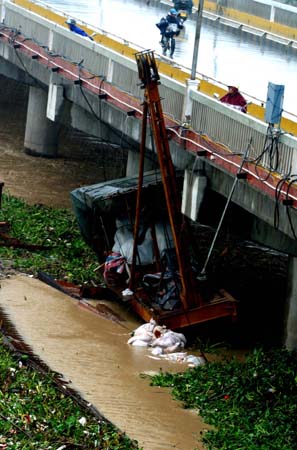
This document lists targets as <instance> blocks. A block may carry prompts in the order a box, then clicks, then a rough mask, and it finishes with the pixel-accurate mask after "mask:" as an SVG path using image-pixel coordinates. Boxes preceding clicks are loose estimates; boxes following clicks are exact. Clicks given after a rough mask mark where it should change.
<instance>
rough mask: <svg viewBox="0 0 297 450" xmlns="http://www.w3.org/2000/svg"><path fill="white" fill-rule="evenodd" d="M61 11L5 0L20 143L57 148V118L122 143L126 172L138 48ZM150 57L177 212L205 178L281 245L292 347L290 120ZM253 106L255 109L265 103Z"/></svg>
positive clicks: (190, 205)
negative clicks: (220, 97) (21, 123)
mask: <svg viewBox="0 0 297 450" xmlns="http://www.w3.org/2000/svg"><path fill="white" fill-rule="evenodd" d="M65 20H66V16H65V15H63V14H61V13H58V12H55V11H53V10H52V9H48V8H46V7H45V6H44V5H41V4H38V3H32V2H30V1H29V0H15V1H12V2H6V3H5V15H4V20H3V23H2V25H1V29H0V58H1V65H0V67H1V69H0V71H1V74H2V75H4V76H5V77H8V78H13V79H15V80H18V81H21V82H23V83H25V84H27V85H29V86H30V89H29V100H28V110H27V120H26V131H25V141H24V148H25V151H26V152H27V153H29V154H31V155H38V156H44V157H56V156H57V149H58V127H59V124H61V123H63V124H65V125H67V126H71V127H72V128H75V129H78V130H80V131H83V132H84V133H86V134H88V135H92V136H95V137H97V138H98V140H101V141H102V142H105V141H106V140H108V141H112V142H114V143H115V144H123V142H125V147H126V148H127V149H128V150H129V156H128V162H127V176H130V175H133V174H135V173H137V171H138V149H139V142H140V141H141V123H142V115H143V111H142V106H141V103H142V100H143V92H142V90H141V86H140V84H139V79H138V71H137V67H136V62H135V56H134V55H135V52H137V51H140V50H142V49H140V48H134V47H131V46H130V45H129V43H127V42H122V41H121V40H120V39H119V38H116V37H115V36H109V35H108V34H107V33H102V32H100V30H94V29H91V28H88V27H87V26H85V29H86V31H87V32H88V33H89V34H92V33H95V35H94V41H91V40H88V39H85V38H82V37H80V36H78V35H75V34H73V33H71V32H69V30H68V28H66V26H65ZM157 58H158V69H159V73H160V76H161V85H160V93H161V96H162V98H163V103H162V104H163V110H164V112H165V123H166V129H167V133H168V136H169V138H170V150H171V155H172V158H173V162H174V164H175V166H176V168H178V169H181V170H184V173H185V176H184V189H183V212H184V213H185V214H186V215H187V216H189V217H190V218H191V219H192V220H194V221H195V220H197V218H198V214H199V207H200V205H201V200H202V198H203V195H204V192H205V186H206V184H208V186H209V187H210V188H211V190H213V191H214V192H217V193H219V194H220V195H222V196H224V197H226V198H230V193H232V202H233V203H234V204H236V205H238V206H239V207H240V208H242V209H243V210H245V211H246V212H247V213H248V214H249V216H250V218H252V220H251V221H250V223H251V226H250V230H249V232H250V237H251V239H254V240H256V241H258V242H261V243H262V244H265V245H268V246H270V247H272V248H275V249H277V250H280V251H282V252H285V253H287V254H289V256H290V258H289V260H290V264H289V270H288V295H287V298H286V311H287V312H286V317H285V328H284V342H285V344H286V345H287V347H288V348H293V347H296V345H297V327H296V317H297V298H296V295H295V292H296V289H297V276H296V275H297V260H296V256H297V245H296V233H297V232H296V231H295V230H296V224H297V215H296V209H297V184H296V182H297V179H296V175H295V174H296V172H297V171H296V168H297V161H296V150H297V138H296V136H295V135H296V128H294V126H296V124H294V123H293V122H292V121H290V120H289V119H286V121H284V122H282V123H281V127H280V128H276V127H273V126H271V124H267V123H265V122H264V121H263V120H260V119H259V118H258V117H256V116H257V113H256V112H255V114H253V109H252V108H250V107H249V114H242V113H240V112H238V111H236V110H233V109H231V108H229V107H228V106H225V105H223V104H221V103H220V102H218V101H217V100H216V99H215V98H213V96H211V95H209V84H210V83H209V81H208V80H203V79H201V78H199V76H197V78H196V79H195V80H191V79H190V75H189V73H188V72H187V71H185V70H183V69H181V68H180V67H175V66H173V65H172V64H170V62H169V61H168V60H166V58H162V57H158V55H157ZM205 85H207V88H206V89H205V90H204V86H205ZM213 89H216V87H214V88H213ZM254 107H255V111H257V110H258V111H261V114H262V117H263V114H264V111H263V107H262V106H261V105H256V104H255V105H254ZM259 108H260V109H259ZM261 108H262V109H261ZM289 130H290V131H289ZM294 134H295V135H294ZM123 136H124V140H123ZM146 147H147V153H146V154H147V155H148V157H147V160H146V169H151V168H153V167H154V165H155V153H154V148H153V146H152V143H151V142H150V141H149V139H147V142H146ZM235 181H236V189H233V187H234V186H235V185H234V182H235ZM276 210H277V220H276V214H275V212H276ZM236 223H237V217H236V216H235V215H234V224H236Z"/></svg>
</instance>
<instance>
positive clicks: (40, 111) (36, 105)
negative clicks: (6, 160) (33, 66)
mask: <svg viewBox="0 0 297 450" xmlns="http://www.w3.org/2000/svg"><path fill="white" fill-rule="evenodd" d="M46 110H47V92H45V91H44V90H43V89H41V88H37V87H33V86H31V87H30V91H29V100H28V108H27V120H26V130H25V142H24V148H25V152H26V153H28V154H29V155H32V156H44V157H46V158H55V157H56V156H57V151H58V129H59V125H58V124H57V123H55V122H52V121H51V120H49V119H47V116H46Z"/></svg>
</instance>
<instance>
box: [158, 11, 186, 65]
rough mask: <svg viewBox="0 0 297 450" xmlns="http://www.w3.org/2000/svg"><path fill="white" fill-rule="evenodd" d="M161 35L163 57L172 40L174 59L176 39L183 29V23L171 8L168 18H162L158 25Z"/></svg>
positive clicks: (171, 55) (171, 48)
mask: <svg viewBox="0 0 297 450" xmlns="http://www.w3.org/2000/svg"><path fill="white" fill-rule="evenodd" d="M156 26H157V27H158V28H159V30H160V34H161V45H162V48H163V55H166V52H167V50H168V47H167V46H168V40H169V39H170V40H171V45H170V58H172V57H173V53H174V50H175V37H176V36H178V35H179V33H180V30H182V29H183V24H182V21H181V20H180V19H179V18H178V17H177V11H176V9H175V8H171V9H170V11H169V13H168V14H167V16H166V18H164V17H162V18H161V20H160V22H159V23H157V24H156Z"/></svg>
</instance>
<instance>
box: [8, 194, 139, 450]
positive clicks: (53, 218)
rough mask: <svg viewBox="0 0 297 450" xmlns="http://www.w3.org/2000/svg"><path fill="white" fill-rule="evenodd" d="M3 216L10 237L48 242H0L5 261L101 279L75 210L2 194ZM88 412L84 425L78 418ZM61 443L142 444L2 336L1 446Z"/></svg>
mask: <svg viewBox="0 0 297 450" xmlns="http://www.w3.org/2000/svg"><path fill="white" fill-rule="evenodd" d="M0 221H6V222H8V223H10V225H11V229H10V231H9V236H11V237H15V238H17V239H18V240H19V241H21V242H22V243H26V244H38V245H45V246H48V247H49V249H48V250H42V251H28V250H25V249H13V248H10V247H3V246H1V245H0V262H1V264H2V266H8V267H9V268H10V267H12V268H14V269H16V270H18V271H21V272H24V273H27V274H32V275H35V276H36V275H37V273H38V271H40V270H41V271H45V272H47V273H49V274H50V275H51V276H53V277H55V278H58V279H64V280H68V281H72V282H74V283H78V284H81V283H84V282H89V281H90V280H93V281H95V282H100V281H101V280H100V278H99V276H98V275H97V274H96V272H94V269H95V268H96V267H97V265H98V261H97V258H96V255H95V254H94V253H93V251H92V250H90V249H89V247H88V246H87V245H86V244H85V242H84V241H83V239H82V237H81V234H80V231H79V229H78V226H77V222H76V220H75V218H74V216H73V215H72V214H71V212H70V211H68V210H59V209H52V208H47V207H45V206H41V205H35V206H29V205H27V204H26V203H25V202H23V201H22V200H20V199H16V198H14V197H12V196H10V195H3V196H2V208H1V209H0ZM2 270H3V268H2ZM58 384H59V383H58ZM83 417H84V418H86V425H85V426H83V425H82V424H81V423H80V422H79V420H80V419H81V418H83ZM64 445H65V447H64ZM60 447H62V448H63V449H67V450H68V449H69V450H70V449H85V450H91V449H97V450H98V449H108V450H132V449H138V446H137V443H135V442H134V441H131V440H130V439H129V438H128V437H127V436H126V435H125V434H124V433H122V432H121V431H119V430H117V429H116V428H115V427H114V426H113V425H112V424H110V423H109V422H108V421H106V420H104V419H103V418H102V419H98V417H97V415H96V414H92V413H91V412H90V411H89V410H88V409H84V408H82V407H81V406H80V405H79V402H77V400H76V399H74V398H73V397H72V396H71V395H69V393H68V391H67V390H66V389H63V388H62V391H61V389H60V388H59V386H58V385H57V375H56V374H54V373H51V372H49V373H47V374H46V375H45V374H44V373H41V372H40V371H38V370H36V368H33V367H32V366H31V364H30V360H29V359H28V357H27V356H21V357H17V358H16V355H14V354H13V353H10V351H8V350H7V349H6V348H5V347H4V345H3V341H2V339H1V338H0V449H1V448H3V449H4V448H6V449H10V450H14V449H20V450H33V449H37V450H43V449H44V450H45V449H46V450H50V449H52V450H57V449H58V448H60Z"/></svg>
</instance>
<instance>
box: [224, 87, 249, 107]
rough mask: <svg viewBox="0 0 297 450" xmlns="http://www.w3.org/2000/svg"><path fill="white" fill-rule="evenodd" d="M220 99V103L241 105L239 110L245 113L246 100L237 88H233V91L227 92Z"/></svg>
mask: <svg viewBox="0 0 297 450" xmlns="http://www.w3.org/2000/svg"><path fill="white" fill-rule="evenodd" d="M220 101H221V102H222V103H227V104H228V105H234V106H241V108H242V109H241V111H242V112H245V113H246V105H247V103H246V100H245V98H244V97H243V96H242V95H241V94H240V93H239V92H238V89H237V88H233V92H227V94H225V95H224V96H223V97H222V98H221V99H220Z"/></svg>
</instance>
